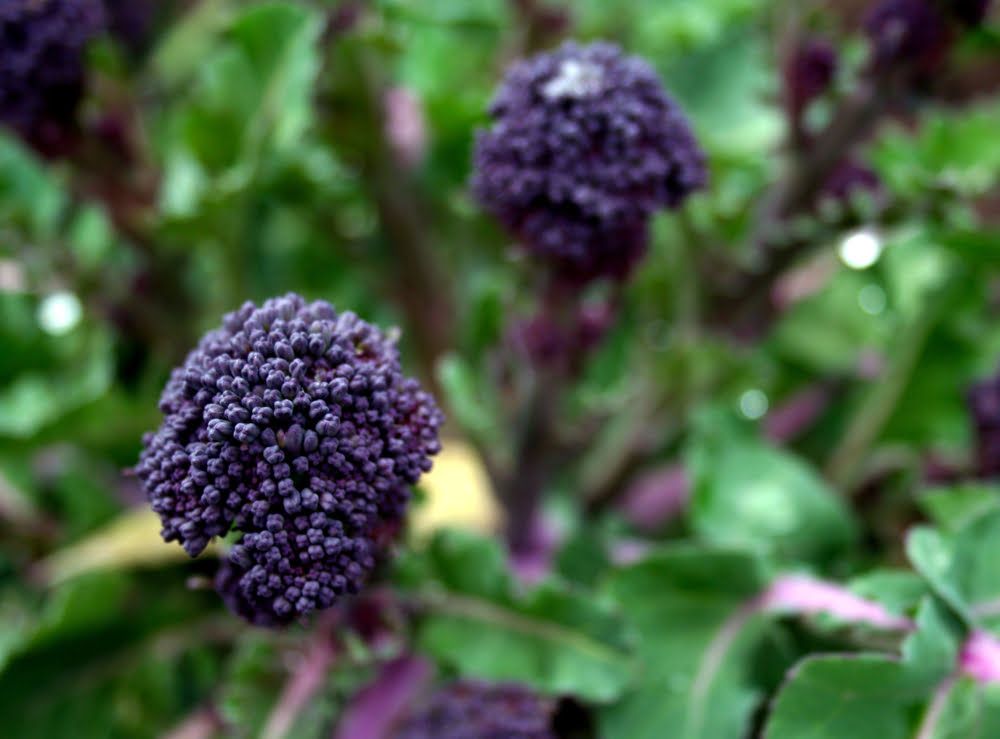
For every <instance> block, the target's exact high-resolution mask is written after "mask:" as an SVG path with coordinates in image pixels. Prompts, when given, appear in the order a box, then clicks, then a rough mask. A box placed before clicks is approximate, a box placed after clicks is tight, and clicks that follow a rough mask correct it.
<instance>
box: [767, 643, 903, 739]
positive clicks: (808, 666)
mask: <svg viewBox="0 0 1000 739" xmlns="http://www.w3.org/2000/svg"><path fill="white" fill-rule="evenodd" d="M922 695H923V692H922V691H920V690H915V689H914V687H913V686H912V685H910V684H908V683H907V681H906V680H905V679H904V669H903V666H902V664H901V663H900V662H899V661H898V660H894V659H892V658H889V657H886V656H884V655H876V654H856V655H850V656H847V655H844V656H836V657H832V656H817V657H807V658H806V659H804V660H803V661H802V662H800V663H799V664H798V665H797V666H796V667H795V668H794V669H793V670H792V672H791V673H790V675H789V678H788V682H787V683H786V684H785V686H784V687H783V688H782V689H781V692H780V693H779V694H778V697H777V699H776V701H775V703H774V706H773V708H772V710H771V717H770V719H769V720H768V722H767V729H766V731H765V733H764V737H765V739H806V737H808V739H844V737H851V739H897V737H898V738H899V739H902V738H903V737H905V736H907V720H906V712H905V708H906V706H907V705H908V704H910V703H913V702H915V701H917V700H919V699H920V698H921V697H922Z"/></svg>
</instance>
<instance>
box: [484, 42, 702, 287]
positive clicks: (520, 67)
mask: <svg viewBox="0 0 1000 739" xmlns="http://www.w3.org/2000/svg"><path fill="white" fill-rule="evenodd" d="M489 112H490V116H491V117H492V119H493V125H492V126H491V127H490V128H489V129H488V130H485V131H481V132H480V133H479V134H478V136H477V140H476V146H475V155H474V159H475V162H474V174H473V178H472V190H473V193H474V195H475V197H476V198H477V200H478V201H479V202H480V203H481V204H482V206H483V207H484V208H485V209H486V210H487V211H489V212H490V213H491V214H492V215H493V216H495V217H496V218H497V219H498V220H499V221H500V222H501V223H502V224H503V225H504V226H505V227H506V228H507V229H509V230H510V231H511V233H512V234H513V235H514V236H515V237H516V238H517V239H518V240H519V241H520V242H521V244H522V245H523V247H524V248H525V249H527V250H528V251H529V252H531V253H533V254H535V255H537V256H539V257H541V258H543V259H544V260H546V261H548V262H549V263H550V264H551V265H552V266H553V267H554V269H555V271H556V273H557V274H559V275H561V276H563V277H565V278H567V279H569V280H573V281H587V280H590V279H593V278H596V277H612V278H619V279H620V278H624V277H625V276H627V274H628V273H629V271H630V269H631V268H632V266H633V265H634V264H635V262H636V261H638V259H639V258H640V257H641V256H642V254H643V253H644V251H645V247H646V242H647V238H648V236H647V232H648V224H649V219H650V216H651V215H652V214H653V213H654V212H655V211H657V210H659V209H661V208H675V207H678V206H679V205H680V204H681V203H682V202H683V201H684V200H685V199H686V198H687V197H688V196H689V195H690V194H691V193H692V192H694V191H695V190H698V189H699V188H701V187H703V186H704V185H705V182H706V178H707V173H706V165H705V156H704V154H703V152H702V150H701V148H700V147H699V146H698V142H697V141H696V140H695V137H694V134H693V133H692V131H691V128H690V126H689V125H688V122H687V120H686V119H685V117H684V114H683V113H682V112H681V110H680V108H679V107H678V106H677V104H676V103H675V102H674V101H673V100H672V99H671V98H670V97H669V96H668V95H667V93H666V92H665V90H664V88H663V84H662V82H661V81H660V79H659V78H658V77H657V75H656V73H655V72H654V71H653V69H652V68H651V67H650V66H649V64H647V63H646V62H645V61H643V60H641V59H639V58H636V57H627V56H624V55H623V54H622V52H621V50H620V49H619V48H618V47H617V46H614V45H612V44H608V43H594V44H591V45H589V46H581V45H578V44H576V43H572V42H568V43H565V44H564V45H563V46H561V47H560V48H558V49H556V50H555V51H552V52H548V53H544V54H539V55H537V56H534V57H532V58H530V59H527V60H525V61H521V62H518V63H516V64H514V65H513V66H512V67H511V69H510V70H509V71H508V73H507V76H506V78H505V79H504V81H503V84H502V85H501V86H500V88H499V90H498V92H497V94H496V96H495V98H494V99H493V103H492V104H491V106H490V110H489Z"/></svg>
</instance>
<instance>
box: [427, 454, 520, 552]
mask: <svg viewBox="0 0 1000 739" xmlns="http://www.w3.org/2000/svg"><path fill="white" fill-rule="evenodd" d="M420 486H421V487H422V488H423V489H424V490H425V491H426V492H427V499H426V500H425V501H424V502H423V503H422V504H421V505H418V506H415V507H414V509H413V512H412V513H411V515H410V526H411V529H412V530H413V532H414V534H416V535H417V536H418V537H425V536H427V535H429V534H431V533H433V532H434V531H436V530H437V529H440V528H444V527H452V526H454V527H459V528H465V529H471V530H473V531H479V532H483V533H493V532H494V531H496V530H497V529H499V528H500V526H501V523H502V518H503V514H502V512H501V509H500V506H499V505H498V504H497V501H496V498H495V497H494V495H493V490H492V487H491V485H490V479H489V476H488V475H487V473H486V469H485V468H484V467H483V464H482V462H481V461H480V459H479V455H478V454H477V453H476V450H475V449H473V448H472V447H471V446H470V445H469V444H467V443H466V442H464V441H461V440H459V439H445V441H444V444H443V448H442V450H441V453H440V454H439V455H438V456H437V457H435V458H434V467H433V469H431V471H430V472H429V473H427V474H426V475H424V477H422V478H421V480H420Z"/></svg>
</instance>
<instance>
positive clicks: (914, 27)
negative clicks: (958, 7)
mask: <svg viewBox="0 0 1000 739" xmlns="http://www.w3.org/2000/svg"><path fill="white" fill-rule="evenodd" d="M865 31H866V33H867V34H868V38H869V42H870V43H871V47H872V50H871V64H872V67H873V68H875V69H886V68H889V67H893V66H898V65H906V66H908V67H910V68H912V69H915V70H917V71H923V72H926V71H930V70H932V69H934V68H935V67H936V66H937V65H938V64H939V63H940V62H941V59H942V58H943V56H944V54H945V53H946V52H947V51H948V47H949V45H950V42H951V40H952V33H951V27H950V25H949V22H948V17H947V16H946V15H945V14H944V13H943V12H942V11H941V10H940V9H939V7H938V6H937V5H936V4H935V3H934V2H933V1H932V0H881V1H880V2H878V3H876V4H875V5H874V6H873V7H872V8H871V10H869V11H868V14H867V15H866V16H865Z"/></svg>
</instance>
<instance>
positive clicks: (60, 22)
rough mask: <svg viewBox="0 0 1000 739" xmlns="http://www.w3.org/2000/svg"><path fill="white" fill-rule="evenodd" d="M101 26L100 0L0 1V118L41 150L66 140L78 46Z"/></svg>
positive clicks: (79, 66) (79, 71) (78, 81)
mask: <svg viewBox="0 0 1000 739" xmlns="http://www.w3.org/2000/svg"><path fill="white" fill-rule="evenodd" d="M103 26H104V8H103V5H102V4H101V2H100V0H4V1H3V2H0V123H2V124H3V125H5V126H8V127H10V128H11V129H13V130H14V131H16V132H17V133H18V134H19V135H20V136H21V137H22V138H23V139H24V140H25V141H26V142H27V143H28V144H29V145H31V146H32V147H34V148H35V149H36V150H37V151H38V152H39V153H41V154H43V155H45V156H59V155H62V154H64V153H65V152H66V150H67V149H68V147H69V146H70V142H71V140H72V138H73V133H74V130H75V128H76V113H77V108H78V107H79V105H80V101H81V100H82V98H83V93H84V89H85V79H86V68H85V61H86V60H85V56H84V51H85V49H86V46H87V44H88V43H89V42H90V41H91V39H93V38H94V37H95V36H96V35H98V34H99V33H100V32H101V30H102V28H103Z"/></svg>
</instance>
